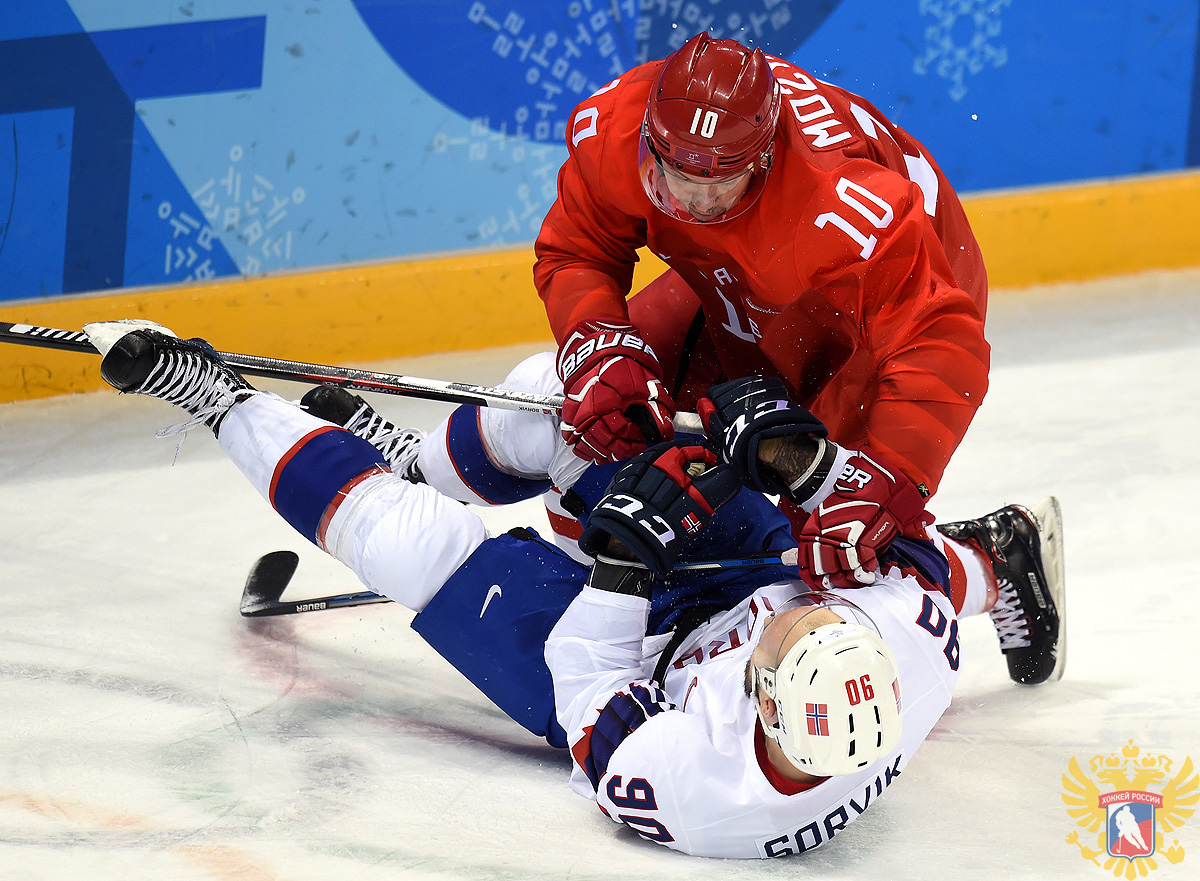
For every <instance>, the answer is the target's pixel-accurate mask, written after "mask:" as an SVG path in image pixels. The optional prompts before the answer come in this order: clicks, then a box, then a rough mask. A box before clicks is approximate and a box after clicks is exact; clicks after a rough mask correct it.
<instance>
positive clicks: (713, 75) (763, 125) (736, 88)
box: [638, 33, 780, 222]
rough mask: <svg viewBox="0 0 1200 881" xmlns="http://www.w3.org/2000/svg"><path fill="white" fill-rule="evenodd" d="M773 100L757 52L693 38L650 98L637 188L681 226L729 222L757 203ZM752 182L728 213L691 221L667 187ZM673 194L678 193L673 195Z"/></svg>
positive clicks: (767, 162)
mask: <svg viewBox="0 0 1200 881" xmlns="http://www.w3.org/2000/svg"><path fill="white" fill-rule="evenodd" d="M779 105H780V94H779V85H778V83H776V81H775V75H774V74H773V73H772V72H771V68H770V67H769V66H768V65H767V59H766V57H765V56H764V55H763V53H762V50H761V49H755V50H753V51H751V50H750V49H747V48H746V47H745V46H743V45H741V44H740V43H738V42H736V41H735V40H714V39H711V38H710V37H709V36H708V34H706V33H700V34H697V35H696V36H694V37H692V38H691V39H690V40H688V41H687V43H685V44H684V45H683V47H682V48H681V49H679V51H677V52H676V53H675V54H674V55H672V56H670V57H669V58H668V59H667V61H666V63H665V64H664V65H663V67H662V69H661V70H660V71H659V74H658V78H657V80H656V81H655V83H654V86H653V87H652V89H651V91H650V101H649V104H648V106H647V108H646V118H645V121H644V122H643V124H642V144H641V150H640V154H639V157H638V164H639V171H640V173H641V180H642V186H643V187H644V188H645V189H646V194H647V195H648V196H649V197H650V199H651V200H652V201H653V202H654V203H655V204H656V205H657V206H658V207H659V208H661V209H662V210H663V211H665V212H666V213H668V214H670V215H671V216H673V217H677V218H679V219H681V220H690V221H693V222H712V221H714V220H728V219H729V218H731V217H735V216H737V215H738V214H740V213H742V211H745V210H746V208H748V207H750V205H751V204H753V203H754V200H755V199H757V197H758V194H759V192H760V191H761V189H762V185H763V183H764V182H765V180H766V177H767V173H768V172H769V171H770V169H771V161H772V157H773V155H774V148H773V141H774V138H775V128H776V124H777V123H778V121H779ZM747 174H749V175H751V179H750V180H749V181H748V182H747V183H748V186H746V187H745V189H744V192H742V193H740V194H738V193H737V190H739V189H741V188H740V187H739V188H734V194H735V195H740V198H739V200H738V201H737V202H736V204H735V205H733V206H730V207H729V209H728V210H726V211H724V212H722V213H720V214H718V215H715V216H710V215H708V214H707V212H705V213H703V214H702V215H701V216H697V215H696V211H695V209H694V208H693V209H689V208H688V206H687V205H686V204H685V203H684V201H683V200H681V199H680V198H679V197H678V195H676V194H672V192H671V188H670V187H669V186H668V185H667V184H668V182H669V181H671V180H672V179H674V180H675V181H683V182H685V183H690V184H692V185H694V186H701V187H702V186H704V185H706V184H712V185H718V186H720V185H722V184H723V185H725V186H724V188H725V189H726V190H729V189H730V187H729V183H730V182H731V181H732V180H736V179H738V178H741V177H743V176H745V175H747ZM675 189H676V191H677V192H678V189H679V188H678V187H676V188H675Z"/></svg>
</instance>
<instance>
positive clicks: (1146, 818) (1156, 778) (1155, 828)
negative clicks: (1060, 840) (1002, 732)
mask: <svg viewBox="0 0 1200 881" xmlns="http://www.w3.org/2000/svg"><path fill="white" fill-rule="evenodd" d="M1087 767H1088V770H1086V771H1085V770H1084V768H1083V767H1082V766H1081V765H1080V764H1079V762H1078V761H1077V760H1076V759H1075V758H1072V759H1071V763H1070V765H1068V767H1067V773H1066V774H1064V775H1063V778H1062V785H1063V793H1062V800H1063V803H1064V804H1066V806H1067V813H1068V814H1069V815H1070V816H1071V818H1072V819H1073V820H1074V821H1075V823H1076V824H1077V825H1078V826H1079V827H1080V829H1082V830H1083V831H1084V832H1085V833H1096V835H1097V839H1096V841H1097V849H1095V850H1093V849H1091V848H1088V847H1086V846H1085V845H1084V844H1083V842H1082V841H1080V837H1079V836H1080V832H1079V830H1075V829H1073V830H1071V833H1070V834H1069V835H1068V836H1067V839H1066V840H1067V843H1068V844H1074V845H1076V846H1077V847H1078V848H1079V851H1080V854H1081V855H1082V856H1083V858H1084V859H1087V860H1091V861H1092V862H1094V863H1095V864H1096V865H1097V866H1103V868H1105V869H1107V870H1109V871H1111V872H1112V873H1113V875H1115V876H1116V877H1118V878H1120V877H1121V876H1122V875H1124V876H1125V878H1126V879H1129V881H1132V879H1134V878H1137V877H1139V876H1141V877H1145V876H1146V875H1147V874H1148V873H1149V872H1150V871H1152V870H1154V869H1157V868H1158V862H1157V860H1156V859H1155V857H1156V855H1157V854H1159V853H1161V854H1162V855H1163V856H1164V857H1165V858H1166V860H1167V861H1168V862H1170V863H1179V862H1182V861H1183V857H1184V850H1183V848H1182V847H1181V846H1180V844H1179V841H1178V840H1177V839H1175V840H1173V842H1172V844H1171V846H1170V847H1164V843H1165V838H1164V834H1170V833H1172V832H1175V831H1176V830H1177V829H1179V827H1180V826H1182V825H1183V824H1184V823H1185V822H1186V821H1187V820H1188V818H1190V817H1191V816H1192V814H1193V813H1195V811H1196V805H1197V803H1198V802H1200V775H1197V774H1196V771H1195V768H1194V767H1193V765H1192V760H1191V758H1190V757H1185V758H1184V760H1183V764H1182V766H1181V767H1180V768H1179V770H1178V771H1175V773H1174V774H1172V772H1173V771H1174V769H1175V763H1174V762H1173V760H1172V759H1170V758H1169V757H1167V756H1164V755H1150V754H1149V753H1147V754H1142V751H1141V750H1140V749H1138V747H1136V746H1135V745H1134V743H1133V741H1132V740H1131V741H1129V745H1128V746H1126V747H1124V748H1123V749H1122V750H1121V751H1120V753H1117V752H1113V753H1111V754H1109V755H1107V756H1103V755H1097V756H1093V757H1092V759H1091V760H1090V761H1089V762H1088V765H1087ZM1089 772H1090V773H1089ZM1102 860H1103V862H1102Z"/></svg>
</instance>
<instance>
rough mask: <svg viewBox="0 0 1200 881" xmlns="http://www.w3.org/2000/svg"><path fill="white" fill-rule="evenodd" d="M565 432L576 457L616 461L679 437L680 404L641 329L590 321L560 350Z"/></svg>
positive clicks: (572, 334)
mask: <svg viewBox="0 0 1200 881" xmlns="http://www.w3.org/2000/svg"><path fill="white" fill-rule="evenodd" d="M557 368H558V377H559V379H561V380H562V383H563V393H564V394H565V395H566V400H565V401H564V402H563V410H562V435H563V438H564V439H565V440H566V442H567V444H568V445H569V446H570V447H572V448H573V449H574V450H575V455H577V456H579V457H580V458H582V459H587V460H589V461H591V462H616V461H619V460H621V459H627V458H629V457H630V456H632V455H634V454H635V453H639V452H641V451H642V450H644V449H646V447H647V446H648V445H649V444H651V443H657V442H659V441H663V440H670V439H671V438H673V437H674V436H675V430H674V428H673V426H672V425H671V418H672V417H673V416H674V415H675V402H674V401H672V400H671V396H670V395H669V394H668V393H667V390H666V387H665V386H664V385H663V383H662V367H660V366H659V363H658V357H657V356H656V355H655V354H654V351H653V350H652V349H651V348H650V347H649V346H648V345H646V343H645V342H644V341H643V340H642V338H641V337H640V336H638V331H637V328H635V327H632V326H631V325H628V324H605V323H603V322H598V321H585V322H582V323H581V324H578V325H576V326H575V328H574V329H573V330H572V331H571V332H570V333H569V334H568V335H567V338H566V340H565V341H564V342H563V344H562V346H561V347H560V348H559V350H558V362H557Z"/></svg>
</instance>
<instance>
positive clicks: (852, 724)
mask: <svg viewBox="0 0 1200 881" xmlns="http://www.w3.org/2000/svg"><path fill="white" fill-rule="evenodd" d="M846 721H847V722H849V723H850V733H851V734H853V733H854V714H853V713H851V714H850V715H849V716H847V717H846Z"/></svg>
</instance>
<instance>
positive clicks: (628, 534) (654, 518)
mask: <svg viewBox="0 0 1200 881" xmlns="http://www.w3.org/2000/svg"><path fill="white" fill-rule="evenodd" d="M741 488H742V487H741V482H740V481H739V479H738V476H737V474H736V473H735V472H734V470H733V469H732V468H729V467H728V466H726V465H718V464H717V456H716V454H715V453H714V452H713V451H712V450H711V449H709V448H708V447H706V446H702V445H700V444H698V443H696V442H694V441H683V440H679V441H671V442H669V443H662V444H656V445H655V446H653V447H651V448H650V449H648V450H645V451H644V452H641V453H638V455H636V456H634V457H633V458H632V459H630V460H629V461H628V462H627V463H626V464H625V465H624V467H622V468H621V470H620V471H618V472H617V475H616V476H615V477H614V478H613V480H612V483H610V484H609V485H608V491H607V492H606V493H605V495H604V498H602V499H601V500H600V501H599V503H598V504H597V505H596V507H595V508H594V509H593V510H592V513H591V516H590V517H589V518H588V523H587V527H586V528H585V529H584V530H583V535H582V536H580V538H579V547H580V548H582V549H583V552H584V553H585V554H588V555H590V556H593V557H594V556H596V555H598V554H600V555H603V554H604V553H605V551H606V549H607V548H608V544H609V539H610V538H615V539H617V540H618V541H620V542H621V543H622V544H623V545H625V547H626V548H628V549H629V550H630V551H632V552H633V555H634V556H635V557H637V559H638V560H639V561H640V562H641V563H642V564H643V565H645V566H646V567H647V568H648V569H650V570H651V571H652V572H654V573H655V574H656V575H659V576H665V575H666V574H667V573H668V572H670V571H671V567H672V566H673V565H674V564H675V563H676V561H677V560H678V559H679V554H680V552H681V550H682V548H683V545H684V543H685V541H686V540H687V539H688V538H689V537H690V536H691V535H692V534H693V533H695V532H698V531H699V530H700V529H701V528H702V527H703V526H704V525H705V524H706V523H708V522H709V520H711V519H712V516H713V513H714V512H715V511H716V510H717V508H719V507H721V505H723V504H725V503H726V502H727V501H729V500H730V499H732V498H733V497H734V496H735V495H737V493H738V492H739V491H740V490H741Z"/></svg>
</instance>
